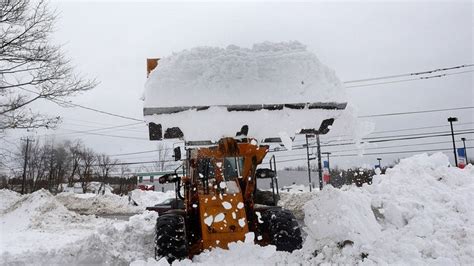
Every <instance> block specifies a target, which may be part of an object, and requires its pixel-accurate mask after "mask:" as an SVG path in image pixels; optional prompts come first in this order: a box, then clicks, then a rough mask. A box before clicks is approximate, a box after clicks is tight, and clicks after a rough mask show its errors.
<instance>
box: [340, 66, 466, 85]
mask: <svg viewBox="0 0 474 266" xmlns="http://www.w3.org/2000/svg"><path fill="white" fill-rule="evenodd" d="M470 72H474V70H468V71H460V72H454V73H446V74H441V75H435V76H428V77H418V78H412V79H401V80H393V81H384V82H376V83H368V84H362V85H352V86H346V88H357V87H369V86H375V85H382V84H391V83H400V82H407V81H415V80H426V79H433V78H441V77H446V76H452V75H459V74H465V73H470Z"/></svg>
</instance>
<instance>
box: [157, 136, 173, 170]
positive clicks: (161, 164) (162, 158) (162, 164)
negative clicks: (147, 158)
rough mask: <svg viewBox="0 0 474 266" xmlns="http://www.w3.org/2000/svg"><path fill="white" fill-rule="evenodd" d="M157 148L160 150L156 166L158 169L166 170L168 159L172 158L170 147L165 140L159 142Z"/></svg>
mask: <svg viewBox="0 0 474 266" xmlns="http://www.w3.org/2000/svg"><path fill="white" fill-rule="evenodd" d="M156 149H157V151H158V158H156V159H157V162H156V163H155V168H156V170H158V171H164V170H166V167H167V166H168V162H167V161H168V160H170V152H169V151H170V149H169V148H168V147H167V146H166V145H165V143H163V142H159V143H158V145H157V146H156Z"/></svg>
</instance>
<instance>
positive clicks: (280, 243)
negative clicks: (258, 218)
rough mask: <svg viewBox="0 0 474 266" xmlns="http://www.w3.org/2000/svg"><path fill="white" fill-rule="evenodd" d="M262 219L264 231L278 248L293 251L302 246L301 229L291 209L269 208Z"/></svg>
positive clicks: (271, 242)
mask: <svg viewBox="0 0 474 266" xmlns="http://www.w3.org/2000/svg"><path fill="white" fill-rule="evenodd" d="M262 221H263V224H262V231H263V232H262V233H263V234H264V235H266V237H268V240H269V242H270V244H272V245H275V246H276V249H277V250H279V251H288V252H293V251H294V250H296V249H300V248H301V247H302V244H303V239H302V238H301V229H300V227H299V225H298V222H297V221H296V218H295V216H294V215H293V213H291V212H290V211H288V210H282V209H276V210H275V209H273V210H272V209H270V210H267V211H265V212H263V214H262Z"/></svg>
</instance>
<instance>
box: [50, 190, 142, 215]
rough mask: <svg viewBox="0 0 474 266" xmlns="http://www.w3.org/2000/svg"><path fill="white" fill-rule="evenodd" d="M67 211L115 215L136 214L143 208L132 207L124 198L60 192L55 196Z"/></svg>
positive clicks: (126, 198)
mask: <svg viewBox="0 0 474 266" xmlns="http://www.w3.org/2000/svg"><path fill="white" fill-rule="evenodd" d="M56 199H57V200H58V201H60V202H61V203H62V204H63V205H64V206H66V208H67V209H69V210H73V211H76V212H79V213H82V214H117V213H137V212H140V211H141V210H142V209H143V208H140V207H137V206H133V205H132V204H131V203H130V202H129V198H128V197H126V196H119V195H116V194H111V193H110V194H109V193H106V194H104V195H102V194H93V193H85V194H75V193H71V192H62V193H59V194H58V195H56Z"/></svg>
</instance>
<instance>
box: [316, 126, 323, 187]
mask: <svg viewBox="0 0 474 266" xmlns="http://www.w3.org/2000/svg"><path fill="white" fill-rule="evenodd" d="M316 145H318V174H319V190H320V191H321V190H323V167H322V165H321V144H320V142H319V134H316Z"/></svg>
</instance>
